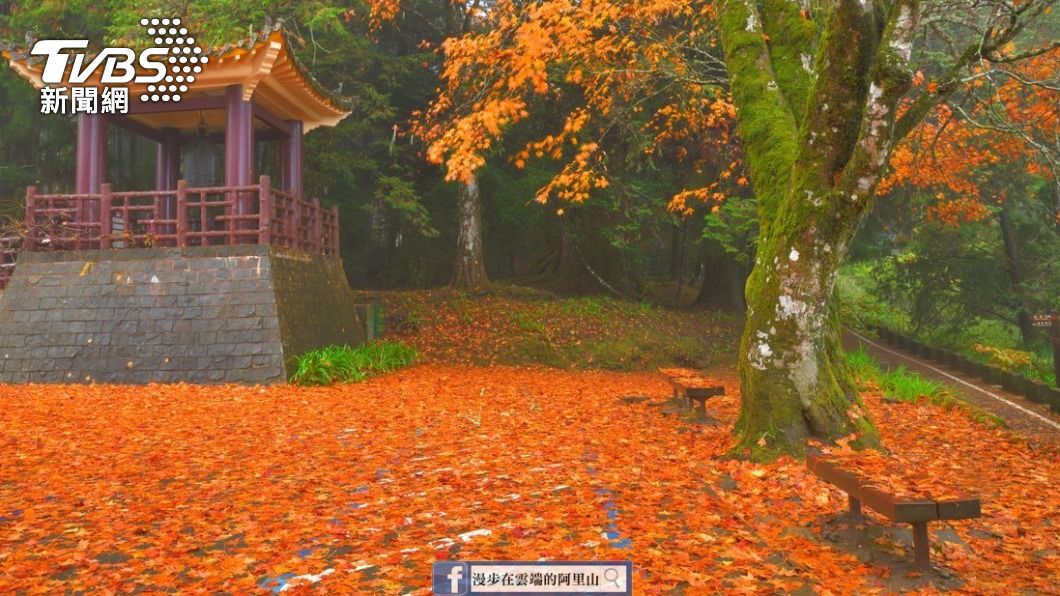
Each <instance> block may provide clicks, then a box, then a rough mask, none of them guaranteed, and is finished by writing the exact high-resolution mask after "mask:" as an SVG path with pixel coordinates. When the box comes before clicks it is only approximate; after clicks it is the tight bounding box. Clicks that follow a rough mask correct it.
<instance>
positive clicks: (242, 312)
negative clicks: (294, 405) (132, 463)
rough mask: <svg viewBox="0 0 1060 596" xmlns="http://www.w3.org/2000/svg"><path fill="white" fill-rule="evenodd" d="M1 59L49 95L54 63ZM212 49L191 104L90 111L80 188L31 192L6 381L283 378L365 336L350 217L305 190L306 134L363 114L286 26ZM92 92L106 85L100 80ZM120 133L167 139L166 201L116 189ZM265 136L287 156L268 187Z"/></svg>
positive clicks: (161, 150) (13, 280)
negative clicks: (345, 246)
mask: <svg viewBox="0 0 1060 596" xmlns="http://www.w3.org/2000/svg"><path fill="white" fill-rule="evenodd" d="M0 50H2V54H3V57H4V58H5V59H6V60H7V62H8V64H9V65H10V66H11V68H13V69H14V70H15V71H16V72H17V73H18V74H19V75H21V76H22V77H23V78H24V79H26V80H27V81H28V82H30V83H31V84H32V85H34V86H35V87H37V88H43V87H44V86H45V84H44V82H43V81H42V75H43V70H44V61H43V59H42V58H41V57H38V56H32V55H29V54H28V52H27V51H25V50H17V49H15V48H13V47H10V46H0ZM196 52H197V53H200V54H201V55H202V56H204V57H205V59H206V60H204V62H206V63H205V64H203V67H202V68H201V72H200V71H198V70H197V71H196V76H195V80H194V82H190V81H189V83H190V84H189V85H187V88H186V89H185V90H183V91H184V92H183V93H182V97H181V99H180V101H168V102H167V101H154V98H152V97H151V95H152V89H150V88H147V86H146V85H144V84H139V85H138V84H136V83H130V84H129V85H128V88H129V91H128V113H126V114H118V113H107V114H102V113H79V114H78V115H77V149H76V153H75V155H76V169H75V171H76V176H75V180H74V185H73V192H72V193H69V194H43V193H39V192H38V191H37V189H36V188H34V187H30V188H29V189H27V192H26V224H27V225H26V230H27V231H26V234H25V237H24V238H22V240H21V246H20V250H19V252H18V257H17V266H15V267H13V268H11V267H9V268H7V270H8V271H10V270H11V269H13V270H14V274H13V275H12V276H11V277H10V280H9V282H8V286H7V289H6V291H5V292H3V294H0V382H27V381H28V382H96V381H109V382H123V383H126V382H131V383H146V382H179V381H189V382H242V383H262V382H281V381H283V380H285V378H286V377H287V376H288V374H289V373H290V371H291V369H292V366H293V357H294V356H297V355H298V354H300V353H303V352H304V351H306V350H309V349H313V348H316V347H320V346H323V345H329V344H340V345H341V344H350V345H354V344H357V343H360V342H362V341H364V339H365V338H366V333H367V331H366V329H365V326H364V324H365V323H364V322H365V319H366V317H365V313H366V312H367V311H366V310H365V308H364V307H363V306H362V305H356V304H354V298H353V293H352V291H351V290H350V288H349V285H348V283H347V281H346V278H345V274H344V271H343V268H342V264H341V260H340V259H339V225H338V223H339V215H338V210H337V209H336V208H324V207H322V206H321V205H320V202H319V201H318V200H316V199H308V198H306V197H305V196H304V194H303V189H304V183H303V160H304V149H303V137H304V135H305V133H306V132H308V131H310V130H312V129H314V128H317V127H321V126H334V125H336V124H337V123H338V122H339V121H341V120H342V119H343V118H344V117H346V116H347V115H348V114H349V111H348V109H347V108H346V105H347V102H346V101H345V100H343V99H342V98H339V97H337V96H335V95H334V94H332V93H329V92H328V91H327V90H325V89H324V88H323V87H322V86H321V85H320V84H319V83H318V82H317V81H316V80H314V79H313V78H312V77H311V76H310V75H309V74H308V73H307V72H306V71H305V70H304V69H303V68H302V67H301V66H300V65H299V64H298V62H297V61H296V59H295V56H294V53H293V51H292V49H291V47H290V43H289V39H288V36H287V34H286V33H285V31H284V29H283V28H282V25H281V24H278V25H275V26H267V27H266V28H265V29H264V30H262V31H260V32H259V33H257V34H255V35H252V36H251V37H249V38H248V39H245V40H243V41H241V42H239V43H236V44H229V45H226V46H224V47H221V48H213V49H205V51H204V50H202V49H197V50H196ZM207 61H208V62H207ZM84 85H85V86H90V87H91V86H95V87H97V88H102V87H103V86H102V85H101V83H100V79H99V71H98V70H97V72H96V73H94V74H92V75H91V76H90V78H89V79H88V80H87V81H86V82H85V83H84ZM141 97H146V98H147V99H148V101H142V100H141ZM110 126H118V127H122V128H124V129H127V130H128V131H131V132H133V133H135V134H137V135H140V136H142V137H145V138H147V139H150V140H151V141H154V143H155V147H156V149H155V160H154V161H155V164H154V165H155V167H154V188H153V189H138V190H132V189H116V188H113V186H112V184H111V183H110V181H109V179H108V146H107V145H108V142H107V139H108V128H109V127H110ZM263 141H264V142H271V143H273V144H272V145H271V147H272V148H273V155H274V156H275V154H277V153H278V162H279V167H272V168H271V171H270V172H269V173H268V174H266V173H265V172H263V171H258V168H259V160H257V159H256V156H255V149H256V146H258V145H259V144H260V143H262V142H263ZM274 163H275V162H274ZM3 281H4V280H2V279H0V288H2V284H3Z"/></svg>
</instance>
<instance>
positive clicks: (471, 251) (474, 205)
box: [452, 176, 489, 288]
mask: <svg viewBox="0 0 1060 596" xmlns="http://www.w3.org/2000/svg"><path fill="white" fill-rule="evenodd" d="M459 203H460V220H459V226H460V233H459V235H458V236H457V240H456V262H455V264H454V266H453V282H452V285H453V287H456V288H474V287H478V286H481V285H483V284H486V283H488V282H489V279H487V278H486V267H485V264H484V260H483V250H482V201H481V199H480V197H479V190H478V180H477V179H476V178H475V177H474V176H472V177H471V179H470V180H469V181H467V182H461V183H460V200H459Z"/></svg>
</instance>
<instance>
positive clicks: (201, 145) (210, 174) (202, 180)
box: [184, 111, 221, 188]
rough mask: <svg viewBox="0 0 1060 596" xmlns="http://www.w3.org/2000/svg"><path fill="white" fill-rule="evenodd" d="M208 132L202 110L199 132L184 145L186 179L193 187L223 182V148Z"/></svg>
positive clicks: (216, 184) (215, 184)
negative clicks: (212, 139) (211, 138)
mask: <svg viewBox="0 0 1060 596" xmlns="http://www.w3.org/2000/svg"><path fill="white" fill-rule="evenodd" d="M206 132H207V131H206V118H205V117H204V116H203V113H202V112H201V111H200V112H199V130H198V134H196V135H195V138H194V139H192V140H191V141H190V142H189V143H187V144H186V145H184V179H185V180H187V184H188V186H189V187H191V188H203V187H208V186H218V185H220V184H221V149H220V147H218V146H217V143H214V142H213V141H211V140H210V138H209V137H208V136H207V134H206Z"/></svg>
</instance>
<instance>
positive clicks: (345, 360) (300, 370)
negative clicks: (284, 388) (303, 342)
mask: <svg viewBox="0 0 1060 596" xmlns="http://www.w3.org/2000/svg"><path fill="white" fill-rule="evenodd" d="M416 357H417V354H416V350H415V349H413V348H411V347H409V346H407V345H405V344H403V343H401V342H391V341H374V342H369V343H366V344H363V345H360V346H357V347H356V348H351V347H349V346H328V347H326V348H320V349H319V350H312V351H310V352H306V353H305V354H303V355H301V356H299V357H298V366H297V368H296V370H295V372H294V374H293V375H291V382H292V383H296V384H298V385H331V384H333V383H352V382H356V381H363V380H364V379H367V378H368V376H369V375H372V374H378V373H384V372H387V371H391V370H394V369H397V368H401V367H403V366H408V365H410V364H412V363H413V362H415V361H416Z"/></svg>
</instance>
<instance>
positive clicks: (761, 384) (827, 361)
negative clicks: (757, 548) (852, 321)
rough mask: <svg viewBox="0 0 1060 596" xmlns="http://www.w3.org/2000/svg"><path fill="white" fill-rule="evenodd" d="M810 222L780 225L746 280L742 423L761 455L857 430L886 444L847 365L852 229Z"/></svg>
mask: <svg viewBox="0 0 1060 596" xmlns="http://www.w3.org/2000/svg"><path fill="white" fill-rule="evenodd" d="M822 215H823V217H824V218H827V219H825V220H824V221H828V220H829V219H832V218H834V215H824V214H822ZM804 218H805V219H802V220H801V221H800V220H789V221H792V222H793V224H794V225H792V227H790V228H777V227H775V228H774V229H777V233H776V234H774V235H773V237H772V238H771V239H770V240H769V241H767V242H765V243H764V244H762V245H760V246H759V251H758V255H757V257H756V266H755V268H754V270H753V271H752V273H751V277H750V278H749V279H748V282H747V288H746V296H747V324H746V327H745V329H744V335H743V338H742V341H741V344H740V367H739V371H740V382H741V384H740V388H741V389H740V391H741V396H742V403H741V408H740V418H739V420H738V421H737V424H736V429H737V433H738V434H739V435H740V438H741V446H742V447H743V448H747V449H750V450H751V452H752V453H754V454H755V455H756V456H757V457H763V458H768V457H771V456H773V455H775V454H776V453H777V452H788V453H801V452H802V451H803V449H804V448H805V441H806V439H808V438H812V437H816V438H820V439H823V440H826V441H829V440H835V439H838V438H840V437H844V436H847V435H851V434H853V433H857V434H858V436H857V444H859V445H864V446H871V445H875V444H877V442H878V439H877V436H876V431H875V428H874V427H873V426H872V423H871V422H870V421H869V418H868V416H867V412H866V411H865V409H864V407H863V406H862V405H861V400H860V397H859V396H858V392H857V387H856V385H855V383H854V381H853V379H852V376H851V374H850V372H849V370H848V367H847V364H846V360H845V357H844V353H843V350H842V347H841V343H840V338H841V332H842V329H841V326H840V321H839V313H838V308H837V307H836V306H835V304H836V302H835V301H834V300H833V296H832V294H833V291H834V287H835V278H836V273H837V272H838V270H839V265H840V264H841V263H842V259H843V256H844V253H845V250H846V246H847V245H848V244H849V242H850V240H851V238H852V237H853V232H854V226H853V225H849V224H848V225H846V226H837V225H818V222H817V221H816V219H817V218H815V217H814V216H813V215H812V214H809V213H807V214H804Z"/></svg>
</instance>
